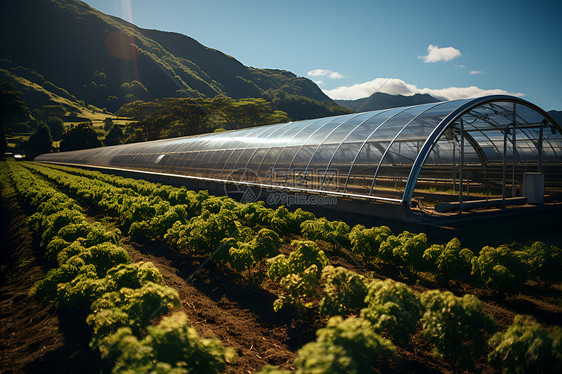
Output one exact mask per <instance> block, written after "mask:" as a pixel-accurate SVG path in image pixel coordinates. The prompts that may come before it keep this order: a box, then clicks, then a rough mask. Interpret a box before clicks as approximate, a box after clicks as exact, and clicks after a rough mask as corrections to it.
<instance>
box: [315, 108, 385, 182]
mask: <svg viewBox="0 0 562 374" xmlns="http://www.w3.org/2000/svg"><path fill="white" fill-rule="evenodd" d="M388 110H389V109H383V110H379V111H375V112H373V115H372V116H370V117H368V118H366V119H365V120H364V121H361V122H360V123H359V124H358V125H357V126H355V127H354V128H353V129H352V130H350V131H349V132H348V133H347V135H346V136H345V137H344V138H343V139H342V141H341V142H340V144H339V145H338V148H336V150H335V151H334V154H332V157H331V158H330V161H329V162H328V164H327V165H326V170H325V171H324V176H323V177H322V183H321V184H320V188H319V190H322V188H324V182H325V181H326V175H327V174H328V170H329V169H330V165H332V162H333V161H334V157H336V154H337V153H338V151H339V150H340V149H341V146H342V145H343V143H344V142H345V141H346V140H347V138H349V137H350V136H351V134H353V133H354V132H355V130H357V129H358V128H359V127H360V126H362V125H363V124H364V123H365V122H367V121H368V120H370V119H371V118H373V117H376V116H378V115H379V114H381V113H384V112H386V111H388Z"/></svg>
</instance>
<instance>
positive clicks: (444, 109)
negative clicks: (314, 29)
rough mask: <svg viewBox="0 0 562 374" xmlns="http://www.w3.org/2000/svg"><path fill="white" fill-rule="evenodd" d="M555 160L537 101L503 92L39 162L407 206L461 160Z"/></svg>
mask: <svg viewBox="0 0 562 374" xmlns="http://www.w3.org/2000/svg"><path fill="white" fill-rule="evenodd" d="M506 134H507V135H506ZM504 135H505V136H504ZM461 146H462V152H461V150H460V149H461ZM504 149H505V152H504ZM514 155H515V156H514ZM561 156H562V138H561V135H560V127H559V125H558V124H556V123H555V122H554V121H553V120H552V119H551V118H550V117H549V116H548V115H547V114H546V113H545V112H544V111H542V110H541V109H539V108H538V107H536V106H535V105H533V104H531V103H528V102H526V101H524V100H522V99H519V98H516V97H511V96H503V95H502V96H487V97H482V98H477V99H465V100H454V101H446V102H439V103H431V104H423V105H416V106H412V107H404V108H393V109H387V110H379V111H372V112H365V113H355V114H348V115H341V116H334V117H328V118H320V119H314V120H305V121H298V122H291V123H283V124H275V125H268V126H260V127H254V128H247V129H242V130H235V131H225V132H217V133H211V134H204V135H198V136H190V137H182V138H174V139H163V140H157V141H150V142H143V143H133V144H124V145H117V146H110V147H102V148H95V149H88V150H81V151H73V152H62V153H49V154H44V155H41V156H39V157H37V158H36V161H45V162H55V163H65V164H76V165H89V166H97V167H105V168H118V169H128V170H141V171H148V172H158V173H165V174H175V175H182V176H187V177H191V178H198V179H207V180H210V181H216V182H222V183H224V182H228V183H244V184H259V185H263V186H272V187H275V188H280V189H288V190H292V191H295V190H296V191H304V192H306V191H309V192H323V193H328V194H338V195H342V194H343V195H348V196H351V197H365V198H373V199H378V200H384V201H391V202H400V203H406V204H409V202H410V199H411V198H412V195H413V194H414V191H415V190H416V191H417V188H418V187H420V186H421V187H420V188H422V189H423V188H424V187H423V186H424V183H425V184H426V185H427V184H428V183H429V184H430V185H438V184H439V183H437V182H438V181H439V180H441V179H444V180H446V181H447V183H449V182H450V181H451V179H452V180H453V181H454V179H455V176H451V172H452V173H453V174H454V173H458V171H455V170H457V169H458V166H459V163H460V162H461V157H462V163H463V165H464V166H465V167H466V168H467V170H469V169H470V166H475V167H476V168H477V169H478V168H480V170H484V169H485V168H486V167H487V166H490V165H491V166H493V165H503V164H504V163H505V162H507V161H506V160H509V162H510V165H511V163H512V162H514V160H515V161H517V163H518V165H519V164H521V163H527V164H529V165H530V164H533V165H535V166H532V167H536V168H537V170H539V169H540V168H543V167H545V165H548V164H549V163H554V164H558V165H559V164H560V163H561ZM539 164H540V165H539ZM426 168H427V171H426V170H425V169H426ZM422 169H423V172H422ZM451 170H452V171H451ZM533 170H534V169H533ZM494 177H495V178H496V179H497V175H495V176H494ZM440 178H441V179H440ZM418 179H420V184H419V186H416V183H417V182H418ZM447 186H448V185H447Z"/></svg>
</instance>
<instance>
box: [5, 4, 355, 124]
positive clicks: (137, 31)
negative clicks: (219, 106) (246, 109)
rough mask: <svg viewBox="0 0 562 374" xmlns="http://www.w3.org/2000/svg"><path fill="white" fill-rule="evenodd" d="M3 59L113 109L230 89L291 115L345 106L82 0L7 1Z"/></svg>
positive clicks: (290, 77)
mask: <svg viewBox="0 0 562 374" xmlns="http://www.w3.org/2000/svg"><path fill="white" fill-rule="evenodd" d="M0 58H4V59H7V60H10V61H11V62H12V63H13V65H14V66H22V67H25V68H27V69H31V70H34V71H36V72H37V73H38V74H40V75H42V76H43V77H44V78H45V79H46V80H48V81H49V82H52V83H53V84H54V85H56V86H58V87H61V88H64V89H65V90H66V91H68V93H69V94H71V95H72V96H74V97H76V98H78V99H80V100H83V101H85V102H86V103H88V104H93V105H94V106H96V107H99V108H107V109H109V110H110V111H115V110H117V109H118V108H119V107H120V106H121V105H123V104H124V103H126V102H130V101H134V100H137V99H142V100H153V99H156V98H162V97H214V96H217V95H224V96H229V97H232V98H235V99H239V98H244V97H261V98H265V99H267V100H269V101H271V102H272V103H273V104H274V106H276V107H277V109H280V110H285V111H290V112H289V113H288V114H289V116H290V117H291V118H293V119H302V118H310V117H314V116H319V115H332V114H338V113H343V112H347V110H346V109H344V108H342V107H339V106H338V105H336V104H335V103H334V102H333V101H332V100H331V99H330V98H328V97H327V96H326V95H325V94H324V93H323V92H322V90H320V88H318V86H316V84H314V83H313V82H312V81H310V80H309V79H306V78H302V77H297V76H296V75H295V74H293V73H291V72H289V71H284V70H275V69H257V68H253V67H247V66H244V65H243V64H241V63H240V62H239V61H237V60H236V59H235V58H233V57H231V56H228V55H226V54H224V53H222V52H220V51H218V50H215V49H212V48H208V47H205V46H203V45H201V44H200V43H199V42H197V41H196V40H194V39H192V38H190V37H188V36H185V35H181V34H178V33H172V32H163V31H158V30H147V29H142V28H139V27H137V26H135V25H133V24H131V23H129V22H126V21H124V20H122V19H120V18H117V17H113V16H109V15H106V14H104V13H102V12H100V11H98V10H96V9H93V8H91V7H90V6H89V5H87V4H85V3H83V2H81V1H77V0H2V2H0ZM283 108H284V109H283Z"/></svg>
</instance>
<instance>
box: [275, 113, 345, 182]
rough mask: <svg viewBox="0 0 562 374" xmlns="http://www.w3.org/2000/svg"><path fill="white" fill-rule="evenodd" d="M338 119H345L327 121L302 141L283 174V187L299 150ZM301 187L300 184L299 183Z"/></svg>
mask: <svg viewBox="0 0 562 374" xmlns="http://www.w3.org/2000/svg"><path fill="white" fill-rule="evenodd" d="M340 118H345V115H343V116H338V117H335V118H333V119H331V120H329V121H328V122H326V123H325V124H323V125H322V126H320V127H319V128H317V129H316V130H314V131H313V132H312V133H311V134H310V135H309V136H308V137H307V138H306V140H305V141H304V143H302V144H301V146H300V147H299V149H298V150H297V151H296V152H295V154H294V155H293V159H292V160H291V163H290V164H289V167H288V168H287V174H285V180H284V181H283V186H285V185H286V184H287V179H288V178H289V173H290V172H291V169H292V168H293V163H294V162H295V160H296V158H297V156H298V154H299V152H300V151H301V149H303V148H304V146H305V145H307V144H306V143H307V142H308V140H309V139H310V138H312V136H314V135H315V134H316V133H317V132H318V131H320V130H322V129H323V128H324V127H326V126H328V125H329V124H330V123H332V122H334V121H335V120H337V119H340ZM340 125H341V124H340ZM340 125H338V126H340ZM301 185H302V183H301Z"/></svg>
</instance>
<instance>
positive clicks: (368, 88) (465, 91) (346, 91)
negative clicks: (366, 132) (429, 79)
mask: <svg viewBox="0 0 562 374" xmlns="http://www.w3.org/2000/svg"><path fill="white" fill-rule="evenodd" d="M374 92H384V93H388V94H391V95H404V96H412V95H414V94H417V93H420V94H430V95H431V96H433V97H435V98H437V99H440V100H455V99H468V98H472V97H478V96H484V95H513V96H525V95H524V94H522V93H513V92H508V91H505V90H502V89H491V90H486V89H483V88H479V87H476V86H470V87H447V88H439V89H433V88H418V87H417V86H416V85H413V84H409V83H406V82H404V81H403V80H401V79H396V78H390V79H387V78H376V79H373V80H372V81H369V82H365V83H357V84H354V85H352V86H341V87H338V88H334V89H332V90H324V93H325V94H326V95H328V96H329V97H330V98H332V99H335V100H356V99H361V98H363V97H368V96H371V95H372V94H373V93H374Z"/></svg>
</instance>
